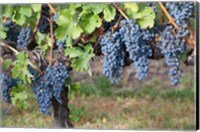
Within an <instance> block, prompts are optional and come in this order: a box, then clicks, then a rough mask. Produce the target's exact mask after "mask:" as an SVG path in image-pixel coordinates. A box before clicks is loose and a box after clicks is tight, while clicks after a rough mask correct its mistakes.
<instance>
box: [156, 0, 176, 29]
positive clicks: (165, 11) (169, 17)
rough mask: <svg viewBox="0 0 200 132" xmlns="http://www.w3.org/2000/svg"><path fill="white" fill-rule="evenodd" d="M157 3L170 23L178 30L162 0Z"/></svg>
mask: <svg viewBox="0 0 200 132" xmlns="http://www.w3.org/2000/svg"><path fill="white" fill-rule="evenodd" d="M158 4H159V5H160V7H161V9H162V10H163V12H164V13H165V15H166V16H167V18H168V19H169V21H170V23H171V24H172V25H174V27H175V28H176V29H177V30H178V25H177V24H176V23H175V21H174V19H173V18H172V17H171V16H170V15H169V13H168V11H167V10H166V8H165V7H164V5H163V4H162V2H158Z"/></svg>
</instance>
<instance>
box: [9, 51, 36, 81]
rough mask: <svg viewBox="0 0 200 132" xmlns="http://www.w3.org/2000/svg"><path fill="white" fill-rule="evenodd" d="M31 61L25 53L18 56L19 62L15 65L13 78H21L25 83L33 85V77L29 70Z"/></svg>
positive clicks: (16, 61) (15, 62)
mask: <svg viewBox="0 0 200 132" xmlns="http://www.w3.org/2000/svg"><path fill="white" fill-rule="evenodd" d="M28 65H29V60H28V55H27V54H26V53H24V52H20V53H19V54H17V60H15V61H14V63H13V66H14V67H13V68H12V77H13V78H19V79H21V80H22V81H23V82H24V83H31V79H32V78H33V75H32V74H31V73H30V72H29V70H28Z"/></svg>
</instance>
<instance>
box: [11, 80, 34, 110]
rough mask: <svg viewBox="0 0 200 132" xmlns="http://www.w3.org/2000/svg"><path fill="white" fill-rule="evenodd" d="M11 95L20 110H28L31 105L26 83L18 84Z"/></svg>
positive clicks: (13, 102)
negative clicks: (28, 100)
mask: <svg viewBox="0 0 200 132" xmlns="http://www.w3.org/2000/svg"><path fill="white" fill-rule="evenodd" d="M10 96H11V101H12V104H13V105H14V106H17V107H19V109H20V110H26V109H27V108H29V107H30V105H29V104H28V102H27V99H28V94H27V92H26V88H25V86H24V85H21V84H18V85H17V87H14V88H13V89H12V90H11V92H10Z"/></svg>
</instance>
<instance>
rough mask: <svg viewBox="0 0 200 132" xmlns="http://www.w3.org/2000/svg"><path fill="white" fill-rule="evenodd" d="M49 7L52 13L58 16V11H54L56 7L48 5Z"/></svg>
mask: <svg viewBox="0 0 200 132" xmlns="http://www.w3.org/2000/svg"><path fill="white" fill-rule="evenodd" d="M48 6H49V8H50V10H51V12H52V13H53V14H56V10H55V9H54V7H53V6H52V5H51V4H48Z"/></svg>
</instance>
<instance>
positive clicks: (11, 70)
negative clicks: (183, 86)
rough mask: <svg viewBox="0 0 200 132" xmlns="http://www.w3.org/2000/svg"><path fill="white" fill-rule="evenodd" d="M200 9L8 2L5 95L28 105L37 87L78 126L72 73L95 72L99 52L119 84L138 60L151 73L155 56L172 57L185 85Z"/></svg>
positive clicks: (64, 122)
mask: <svg viewBox="0 0 200 132" xmlns="http://www.w3.org/2000/svg"><path fill="white" fill-rule="evenodd" d="M195 10H196V5H195V3H194V2H165V3H164V2H149V3H147V4H143V5H142V4H141V5H140V3H135V2H133V3H130V4H129V3H128V4H127V3H109V4H108V3H107V4H105V3H102V4H99V5H98V4H84V3H81V4H67V5H66V7H65V6H59V5H52V4H38V5H31V6H28V5H22V6H19V7H18V6H12V7H11V8H10V7H7V6H5V9H4V8H3V14H2V20H3V24H2V25H1V28H2V30H1V31H0V34H1V38H0V45H1V47H2V52H1V57H0V63H1V64H2V66H3V70H2V74H1V77H0V83H1V89H0V90H1V91H2V93H3V95H2V96H3V97H2V98H3V100H4V101H5V102H7V103H9V104H12V105H19V106H20V104H17V103H16V102H14V101H13V100H15V98H16V97H19V95H20V94H21V95H23V97H24V98H23V99H22V100H20V101H21V104H24V105H26V104H27V103H24V102H25V101H26V99H27V98H28V95H26V96H27V98H25V97H26V96H25V95H24V94H25V93H26V91H27V90H26V89H27V88H30V89H32V90H33V91H34V93H35V98H36V100H37V102H38V106H39V109H40V111H41V112H42V113H44V114H47V115H51V114H52V113H53V114H54V119H55V122H59V123H60V124H59V126H62V127H73V125H72V124H71V122H70V121H69V120H70V119H69V114H70V112H69V110H68V90H69V89H73V88H74V87H75V86H77V85H76V84H73V82H72V81H71V78H73V77H72V76H71V74H70V73H71V72H73V71H74V70H75V71H78V72H83V71H87V72H88V73H89V75H92V69H91V67H90V62H91V61H92V60H93V58H94V56H101V57H102V58H103V59H102V62H103V65H102V71H103V75H105V76H106V77H108V78H109V79H110V81H111V82H112V83H115V84H117V83H118V82H120V80H122V78H123V77H124V75H123V71H124V69H125V68H126V67H127V66H128V65H130V64H133V65H134V68H135V69H136V73H135V78H137V80H139V81H142V80H144V79H148V72H149V69H150V64H151V60H152V59H154V60H156V61H159V60H160V59H163V58H164V59H165V64H166V65H167V66H168V68H169V73H168V74H169V78H170V79H169V80H170V81H171V84H172V85H178V84H179V83H180V81H181V76H182V72H184V69H181V67H180V65H181V63H182V59H181V58H182V55H183V54H185V53H186V52H188V50H191V51H193V52H191V54H190V55H193V56H194V55H195V54H194V51H195V47H196V46H195V45H196V41H195V38H196V36H195V32H194V27H195V25H194V24H193V23H192V22H193V21H194V20H195V17H196V16H195V15H196V14H195ZM159 16H161V17H160V18H159ZM160 20H161V21H160ZM30 47H31V48H30ZM13 53H14V54H13ZM186 54H187V53H186ZM155 56H156V57H155ZM187 57H188V56H187ZM189 57H190V56H189ZM189 57H188V58H189ZM155 58H156V59H155ZM190 58H191V57H190ZM11 62H13V64H12V63H11ZM18 84H20V85H18ZM74 89H75V88H74ZM74 89H73V90H74ZM20 92H21V93H20ZM52 109H53V112H52ZM63 113H64V114H63ZM63 115H64V116H63ZM64 118H66V119H64Z"/></svg>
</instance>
